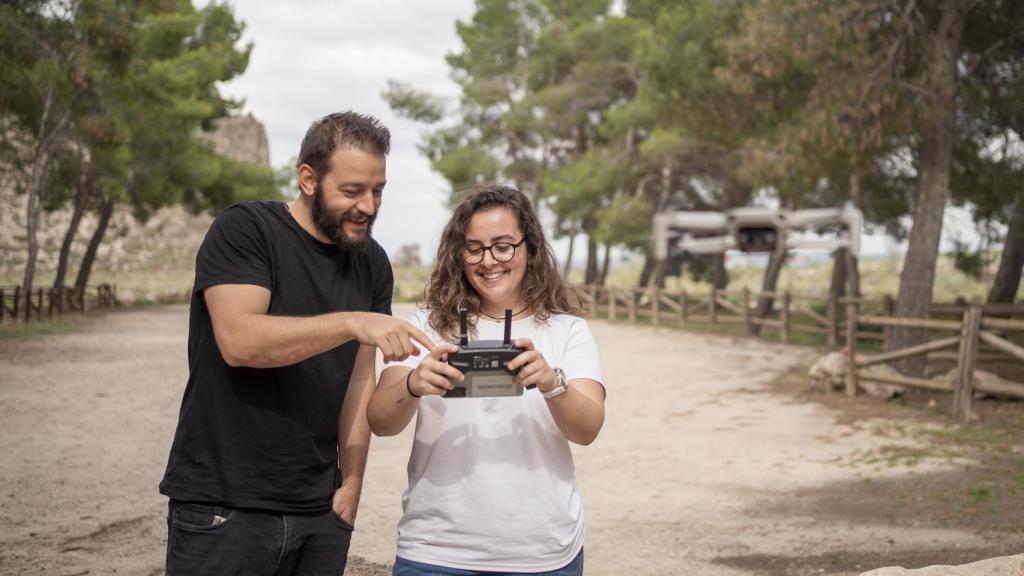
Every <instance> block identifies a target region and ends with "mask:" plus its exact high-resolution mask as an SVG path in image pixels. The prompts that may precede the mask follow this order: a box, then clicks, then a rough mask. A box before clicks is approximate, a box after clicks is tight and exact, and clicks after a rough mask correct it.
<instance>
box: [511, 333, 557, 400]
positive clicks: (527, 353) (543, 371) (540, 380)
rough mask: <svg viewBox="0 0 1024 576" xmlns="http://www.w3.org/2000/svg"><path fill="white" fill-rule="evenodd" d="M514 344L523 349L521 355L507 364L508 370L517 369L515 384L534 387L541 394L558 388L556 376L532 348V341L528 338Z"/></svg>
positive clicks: (540, 355)
mask: <svg viewBox="0 0 1024 576" xmlns="http://www.w3.org/2000/svg"><path fill="white" fill-rule="evenodd" d="M514 344H515V345H516V346H518V347H519V348H522V349H523V352H522V353H521V354H519V355H518V356H516V357H515V358H513V359H512V361H511V362H509V363H508V369H509V370H512V371H515V370H516V368H518V369H519V373H518V374H516V383H517V384H519V385H520V386H522V387H523V388H528V387H530V386H532V385H535V386H537V389H538V390H540V391H541V392H550V391H551V390H554V388H555V387H556V386H558V375H557V374H555V370H554V369H553V368H552V367H551V366H548V361H547V360H545V359H544V355H543V354H541V353H540V352H539V351H537V350H536V349H535V348H534V347H533V341H532V340H530V339H529V338H520V339H518V340H516V341H515V342H514Z"/></svg>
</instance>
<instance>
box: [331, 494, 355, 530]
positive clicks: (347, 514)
mask: <svg viewBox="0 0 1024 576" xmlns="http://www.w3.org/2000/svg"><path fill="white" fill-rule="evenodd" d="M331 504H332V507H333V508H334V513H335V514H337V515H338V516H340V517H341V519H342V520H344V521H345V522H348V523H349V524H351V525H352V526H355V525H356V512H357V511H358V510H359V490H358V489H351V488H348V487H347V486H346V485H344V484H343V485H342V486H341V488H338V491H337V492H335V493H334V499H333V501H332V502H331Z"/></svg>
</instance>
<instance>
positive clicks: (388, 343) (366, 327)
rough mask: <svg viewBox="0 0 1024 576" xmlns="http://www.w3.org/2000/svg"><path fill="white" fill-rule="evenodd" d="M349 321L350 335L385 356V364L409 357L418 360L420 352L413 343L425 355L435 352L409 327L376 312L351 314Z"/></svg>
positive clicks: (432, 345)
mask: <svg viewBox="0 0 1024 576" xmlns="http://www.w3.org/2000/svg"><path fill="white" fill-rule="evenodd" d="M348 316H349V317H348V321H349V322H350V327H351V331H352V334H353V335H354V336H355V339H356V340H358V341H359V343H360V344H365V345H368V346H376V347H377V349H378V350H380V352H381V354H383V355H384V362H398V361H401V360H405V359H406V358H408V357H409V356H419V354H420V350H419V348H417V347H416V345H415V344H413V340H415V341H416V342H419V343H420V344H421V345H423V347H424V348H426V349H427V351H428V352H429V351H431V350H433V349H434V343H433V342H432V341H431V340H430V338H428V337H427V335H426V334H424V333H423V332H422V331H420V330H419V329H417V328H416V327H415V326H413V325H412V324H409V323H408V322H406V321H405V320H399V319H398V318H393V317H391V316H388V315H387V314H378V313H375V312H350V313H348Z"/></svg>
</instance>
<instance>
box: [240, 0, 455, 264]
mask: <svg viewBox="0 0 1024 576" xmlns="http://www.w3.org/2000/svg"><path fill="white" fill-rule="evenodd" d="M232 5H233V6H234V10H235V16H236V18H238V19H240V20H242V21H244V22H245V24H246V30H245V35H244V39H245V41H251V42H252V43H253V44H254V47H253V51H252V57H251V59H250V61H249V68H248V69H247V70H246V72H245V74H243V75H242V76H241V77H239V78H237V79H235V80H233V81H232V82H230V83H228V84H225V85H224V86H223V91H224V93H225V94H226V95H229V96H231V97H233V98H238V99H244V100H245V108H244V111H245V112H250V113H252V114H253V115H255V116H256V118H257V119H259V120H260V121H262V122H263V125H264V126H265V127H266V130H267V138H268V140H269V142H270V161H271V163H272V164H273V165H274V166H275V167H277V166H281V165H283V164H286V163H288V162H290V161H291V160H292V159H293V158H294V157H295V156H296V155H297V154H298V150H299V143H300V142H301V141H302V136H303V135H304V134H305V132H306V129H307V128H308V127H309V124H310V122H312V121H313V120H314V119H316V118H319V117H321V116H324V115H326V114H329V113H331V112H337V111H342V110H355V111H357V112H362V113H366V114H372V115H373V116H376V117H377V118H380V119H381V121H383V122H384V124H385V125H386V126H387V127H388V128H389V129H390V130H391V154H390V155H389V156H388V184H387V187H386V189H385V191H384V201H383V205H382V207H381V212H380V217H379V218H378V219H377V223H376V224H375V225H374V230H373V234H374V236H375V237H376V238H377V240H378V241H379V242H380V243H381V245H383V246H384V249H385V250H387V252H388V254H390V255H392V256H393V255H394V254H396V253H397V250H398V248H399V247H400V246H401V245H403V244H409V243H413V242H417V243H419V244H420V246H421V253H422V256H423V257H424V260H425V261H429V260H430V259H431V258H432V255H433V252H434V250H435V249H436V246H437V240H438V237H439V236H440V232H441V227H442V226H443V224H444V223H445V221H446V220H447V218H448V210H447V209H446V208H445V204H444V203H445V200H446V199H447V197H448V187H447V183H446V182H445V180H444V179H443V178H442V177H441V176H439V175H438V174H436V173H434V172H433V171H431V170H430V165H429V164H428V163H427V161H426V159H425V158H424V157H423V156H422V155H421V154H420V153H419V152H418V151H417V150H416V144H417V143H418V142H419V141H420V131H421V130H422V129H423V127H422V126H421V125H418V124H416V123H414V122H410V121H407V120H402V119H399V118H397V117H396V116H395V115H394V114H393V113H392V112H391V110H390V108H388V105H387V103H386V102H385V101H384V100H383V99H382V98H381V96H380V94H381V91H382V90H384V88H385V86H386V85H387V81H388V80H389V79H395V80H400V81H402V82H406V83H409V84H411V85H413V86H415V87H417V88H420V89H425V90H430V91H432V92H435V93H438V94H444V95H449V96H451V97H452V98H453V100H454V99H455V97H456V95H457V93H458V92H457V88H456V86H455V84H454V83H453V82H452V81H451V79H450V78H449V74H448V66H447V64H446V63H445V60H444V57H445V54H447V53H449V52H453V51H456V50H458V48H459V47H460V43H459V41H458V37H457V36H456V34H455V22H456V20H469V19H471V18H472V15H473V1H472V0H430V1H429V2H418V1H412V2H410V1H401V0H374V1H369V0H340V1H339V0H333V1H326V0H301V1H297V2H281V1H280V0H236V1H235V2H232Z"/></svg>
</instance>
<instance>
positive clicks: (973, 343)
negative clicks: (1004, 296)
mask: <svg viewBox="0 0 1024 576" xmlns="http://www.w3.org/2000/svg"><path fill="white" fill-rule="evenodd" d="M980 329H981V307H979V306H971V307H969V308H968V309H967V310H965V311H964V315H963V329H962V330H961V331H960V351H959V354H957V363H956V374H957V378H956V390H955V391H954V393H953V417H954V418H956V419H957V420H959V421H960V422H961V423H962V424H966V423H968V422H970V421H971V408H972V401H973V397H974V365H975V363H976V362H977V359H978V332H979V331H980Z"/></svg>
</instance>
